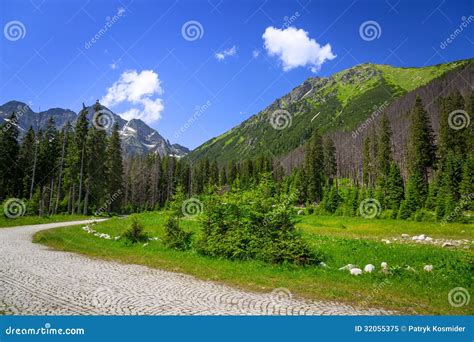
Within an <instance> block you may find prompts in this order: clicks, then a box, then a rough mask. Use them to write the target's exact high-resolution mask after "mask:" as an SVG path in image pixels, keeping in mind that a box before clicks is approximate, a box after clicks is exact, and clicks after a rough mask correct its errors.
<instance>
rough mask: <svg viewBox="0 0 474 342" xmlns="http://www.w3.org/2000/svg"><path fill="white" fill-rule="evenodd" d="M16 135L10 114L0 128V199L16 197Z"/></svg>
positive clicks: (14, 124)
mask: <svg viewBox="0 0 474 342" xmlns="http://www.w3.org/2000/svg"><path fill="white" fill-rule="evenodd" d="M18 134H19V131H18V126H17V118H16V114H15V113H12V115H10V117H9V118H8V121H7V122H5V123H4V124H3V125H1V126H0V151H1V152H0V199H2V198H6V197H7V196H17V195H18V191H19V184H20V181H19V178H18V169H19V165H18V154H19V152H20V145H19V143H18Z"/></svg>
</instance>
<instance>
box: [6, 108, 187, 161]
mask: <svg viewBox="0 0 474 342" xmlns="http://www.w3.org/2000/svg"><path fill="white" fill-rule="evenodd" d="M86 109H87V111H88V114H87V118H88V119H89V121H91V120H92V118H93V116H94V109H93V106H89V107H86ZM99 110H100V112H101V113H109V114H110V115H109V116H108V117H107V118H108V119H110V122H109V123H118V125H119V129H120V135H121V138H122V148H123V150H124V152H125V153H127V154H145V153H159V154H160V155H161V156H164V155H171V156H176V157H182V156H185V155H186V154H187V153H189V149H187V148H186V147H184V146H181V145H179V144H171V143H170V142H169V141H168V140H167V139H165V138H163V137H162V136H161V135H160V134H159V133H158V132H157V131H156V130H154V129H153V128H151V127H150V126H148V125H147V124H146V123H145V122H143V121H142V120H140V119H132V120H130V121H127V120H124V119H122V118H121V117H120V116H119V115H117V114H115V113H113V112H112V111H110V110H109V109H108V108H106V107H105V106H102V105H100V108H99ZM12 112H15V113H16V115H17V121H18V127H19V129H20V136H22V135H23V134H24V133H25V132H26V131H27V130H28V129H29V128H30V127H32V128H33V129H34V130H35V131H38V130H40V129H43V128H45V127H46V125H47V123H48V120H49V119H50V118H53V119H54V123H55V126H56V127H57V128H58V129H61V128H62V127H63V126H64V125H65V124H66V123H68V122H69V123H71V124H73V125H74V123H75V121H76V120H77V117H78V114H77V113H75V112H74V111H72V110H70V109H63V108H51V109H48V110H46V111H41V112H38V113H37V112H34V111H33V110H32V109H31V108H30V106H29V105H27V104H26V103H23V102H19V101H9V102H7V103H5V104H3V105H2V106H0V123H1V122H2V121H4V120H7V119H8V117H9V116H10V115H11V113H12ZM112 126H113V124H109V125H107V126H106V127H108V129H107V130H108V131H109V132H110V130H111V129H112Z"/></svg>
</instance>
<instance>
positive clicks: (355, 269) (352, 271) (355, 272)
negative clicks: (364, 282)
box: [350, 267, 362, 275]
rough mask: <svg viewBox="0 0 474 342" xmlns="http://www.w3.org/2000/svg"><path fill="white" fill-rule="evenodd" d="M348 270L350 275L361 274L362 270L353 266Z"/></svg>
mask: <svg viewBox="0 0 474 342" xmlns="http://www.w3.org/2000/svg"><path fill="white" fill-rule="evenodd" d="M350 272H351V274H352V275H361V274H362V270H361V269H360V268H357V267H354V268H351V269H350Z"/></svg>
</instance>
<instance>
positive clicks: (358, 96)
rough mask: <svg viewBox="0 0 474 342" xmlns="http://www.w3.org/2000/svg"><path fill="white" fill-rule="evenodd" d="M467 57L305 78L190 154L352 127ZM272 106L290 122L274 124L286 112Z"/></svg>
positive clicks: (276, 143) (222, 153)
mask: <svg viewBox="0 0 474 342" xmlns="http://www.w3.org/2000/svg"><path fill="white" fill-rule="evenodd" d="M470 61H472V60H463V61H457V62H452V63H447V64H439V65H434V66H428V67H423V68H396V67H392V66H389V65H377V64H361V65H357V66H355V67H352V68H350V69H347V70H343V71H340V72H338V73H336V74H334V75H332V76H331V77H312V78H309V79H308V80H306V81H305V82H304V83H303V84H302V85H300V86H298V87H296V88H295V89H293V90H292V91H291V92H290V93H288V94H287V95H285V96H283V97H282V98H280V99H278V100H276V101H275V102H273V103H272V104H271V105H270V106H268V107H267V108H265V109H264V110H263V111H261V112H259V113H257V114H256V115H254V116H252V117H250V118H249V119H247V120H246V121H244V122H242V123H241V124H240V125H238V126H236V127H234V128H232V129H231V130H230V131H228V132H225V133H224V134H222V135H220V136H218V137H216V138H213V139H211V140H209V141H207V142H205V143H204V144H202V145H201V146H199V147H198V148H196V149H195V150H194V151H193V152H192V153H190V154H189V158H190V159H191V160H197V159H201V158H205V157H208V158H209V159H211V160H217V161H218V162H220V163H224V162H229V161H231V160H236V161H238V160H242V159H245V158H253V157H255V156H257V155H260V154H262V153H263V154H269V155H274V156H278V155H281V154H284V153H287V152H289V151H291V150H293V149H294V148H296V147H298V146H299V145H301V144H302V143H304V142H305V141H306V140H307V139H308V138H309V137H310V136H311V132H312V131H313V130H314V129H319V130H320V131H321V132H322V133H327V132H332V131H351V130H353V129H355V128H357V126H358V125H359V124H360V123H361V122H362V121H364V120H366V119H367V118H368V117H369V116H370V115H371V114H372V113H373V112H374V111H376V110H380V109H383V108H384V107H385V106H387V105H388V104H390V103H391V102H392V101H393V100H394V99H396V98H398V97H400V96H403V95H404V94H406V93H408V92H410V91H412V90H414V89H416V88H418V87H420V86H423V85H425V84H427V83H429V82H430V81H432V80H433V79H435V78H438V77H440V76H442V75H444V74H445V73H446V72H448V71H452V70H454V69H456V68H459V67H462V66H464V65H466V64H468V63H470ZM275 111H280V113H285V112H281V111H287V112H288V113H289V115H286V118H288V116H289V117H290V119H289V120H291V124H289V123H288V121H287V122H286V123H287V126H285V128H284V129H281V130H279V129H275V128H273V127H272V125H271V124H270V120H271V119H272V117H275V115H276V116H277V117H278V116H281V118H282V119H284V118H285V117H284V116H285V114H283V115H279V114H278V113H279V112H277V113H276V114H275ZM272 114H273V116H272ZM281 124H285V121H284V120H282V121H281Z"/></svg>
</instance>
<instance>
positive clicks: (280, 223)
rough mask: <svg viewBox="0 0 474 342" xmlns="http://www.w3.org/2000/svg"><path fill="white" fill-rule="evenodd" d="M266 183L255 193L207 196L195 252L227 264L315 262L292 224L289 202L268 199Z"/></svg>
mask: <svg viewBox="0 0 474 342" xmlns="http://www.w3.org/2000/svg"><path fill="white" fill-rule="evenodd" d="M269 189H271V187H269V185H268V183H267V180H263V181H260V183H259V185H258V186H257V188H256V189H255V190H252V191H246V192H239V193H235V192H234V193H227V194H225V195H221V196H219V195H213V196H209V198H208V200H207V202H206V203H205V208H206V210H205V217H204V219H203V221H202V230H203V233H202V237H201V239H200V240H199V241H198V243H197V247H198V251H199V252H201V253H202V254H205V255H210V256H216V257H223V258H227V259H231V260H249V259H259V260H263V261H266V262H270V263H277V264H280V263H291V264H295V265H309V264H315V263H317V262H319V261H320V260H319V258H318V257H317V256H316V254H315V253H314V252H313V251H312V250H311V248H310V247H309V246H308V244H307V243H306V241H304V239H303V238H302V237H301V236H300V235H299V234H298V233H297V231H296V229H295V226H294V222H293V219H292V218H293V214H294V212H293V207H292V203H293V198H294V196H295V195H290V196H271V194H270V193H269Z"/></svg>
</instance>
